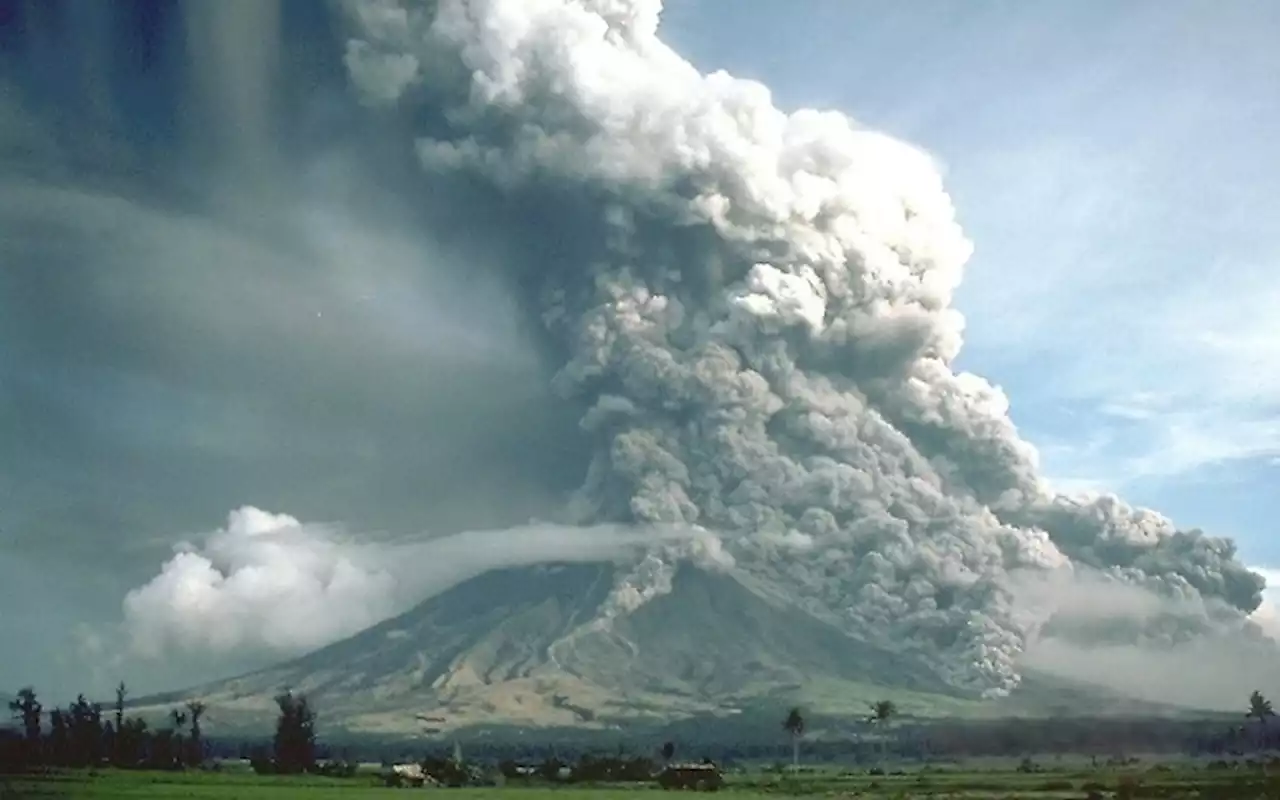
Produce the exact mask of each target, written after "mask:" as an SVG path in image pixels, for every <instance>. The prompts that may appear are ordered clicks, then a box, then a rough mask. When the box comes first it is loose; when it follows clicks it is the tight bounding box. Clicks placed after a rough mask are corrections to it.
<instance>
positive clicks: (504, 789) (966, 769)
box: [0, 762, 1280, 800]
mask: <svg viewBox="0 0 1280 800" xmlns="http://www.w3.org/2000/svg"><path fill="white" fill-rule="evenodd" d="M404 791H422V790H396V789H389V788H386V787H385V786H383V785H382V781H381V780H380V778H379V776H378V770H377V768H376V767H371V768H366V769H364V770H362V771H361V772H360V773H359V774H357V775H356V776H355V777H353V778H348V779H334V778H320V777H311V776H298V777H286V776H260V775H255V774H253V773H251V772H239V771H231V770H228V771H222V772H205V771H189V772H123V771H116V770H102V771H95V772H89V771H72V770H66V771H53V772H49V773H46V774H43V775H38V776H10V777H8V778H0V797H3V798H6V800H7V798H10V797H14V798H23V800H26V798H42V797H45V798H55V797H56V798H91V799H92V798H101V799H102V800H125V799H126V798H128V799H132V798H192V800H201V799H202V798H209V799H210V800H212V799H213V798H240V799H242V800H302V799H304V798H305V799H307V800H327V798H343V800H363V799H364V798H385V797H395V796H399V794H400V793H401V792H404ZM426 791H445V792H450V793H457V794H459V795H462V796H465V797H468V798H474V799H475V800H480V799H481V798H502V799H503V800H542V799H543V798H548V799H549V798H570V799H571V798H575V797H577V798H584V800H585V798H610V797H631V798H634V797H636V795H638V794H644V793H648V792H657V791H659V790H657V789H656V788H654V787H653V786H652V785H650V784H601V785H573V786H554V785H545V784H543V785H539V784H530V785H514V784H511V785H505V786H492V787H477V788H467V789H433V790H426ZM724 791H725V792H727V793H729V794H730V795H732V796H733V797H734V798H741V800H748V799H749V798H757V797H773V798H777V797H806V796H813V797H862V798H929V797H936V798H1086V797H1090V796H1092V797H1116V798H1126V797H1130V798H1190V797H1201V798H1224V799H1225V798H1240V797H1261V796H1280V778H1276V777H1271V776H1270V775H1268V774H1264V771H1263V769H1262V768H1261V766H1260V765H1257V764H1251V763H1247V762H1239V763H1226V762H1217V763H1214V764H1207V765H1206V764H1191V763H1166V764H1142V763H1141V762H1139V763H1136V764H1130V765H1128V766H1126V767H1123V768H1105V769H1095V768H1091V767H1090V766H1088V765H1087V764H1076V765H1066V766H1061V765H1060V766H1055V767H1054V768H1049V769H1045V768H1035V769H1032V770H1028V769H1027V768H1026V766H1025V765H1024V766H1023V768H1022V769H1018V768H1015V767H1014V766H1012V765H1008V764H1005V765H999V764H990V765H977V764H972V765H964V764H950V765H945V766H926V767H914V768H909V769H903V770H901V771H898V770H893V771H892V774H888V775H869V774H867V772H866V771H865V770H853V769H842V768H840V767H823V768H818V769H801V770H800V771H799V772H796V773H790V772H779V771H776V770H771V769H755V770H741V771H737V772H734V773H731V774H730V775H729V776H728V783H727V785H726V787H725V789H724Z"/></svg>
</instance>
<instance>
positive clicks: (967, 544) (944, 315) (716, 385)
mask: <svg viewBox="0 0 1280 800" xmlns="http://www.w3.org/2000/svg"><path fill="white" fill-rule="evenodd" d="M341 6H342V8H343V9H344V11H345V12H346V17H347V20H348V22H349V24H350V25H351V33H350V40H349V41H348V43H347V45H346V64H347V66H348V68H349V71H350V76H351V80H352V82H353V84H354V85H355V87H356V88H357V90H358V91H359V92H360V93H361V94H362V96H363V97H364V99H365V100H366V102H367V103H368V105H369V106H370V107H372V108H375V109H378V110H380V113H385V114H398V115H402V116H403V117H404V118H408V119H412V120H413V122H414V124H415V125H416V126H417V133H416V137H415V145H416V150H417V153H418V156H419V159H420V162H421V165H422V167H423V170H424V174H425V178H424V179H425V180H427V181H430V182H433V183H434V184H435V185H436V186H438V187H440V190H441V191H450V192H454V193H456V196H457V200H458V202H459V203H466V204H469V207H471V208H472V209H473V213H474V218H475V221H476V224H477V225H494V226H495V227H496V228H497V230H499V231H500V232H502V233H503V234H504V235H506V236H508V237H510V238H512V239H513V240H515V241H517V242H519V245H520V247H521V250H522V251H523V252H524V253H527V254H528V255H527V257H526V258H525V259H524V260H522V261H519V262H517V263H512V264H511V265H510V267H511V279H512V284H513V285H514V286H516V287H518V288H519V290H520V291H521V292H522V293H523V299H524V308H525V310H526V312H527V313H528V314H529V315H530V316H531V317H532V318H535V319H537V320H538V321H540V323H541V325H542V329H543V331H544V333H545V339H546V342H545V343H546V348H547V352H548V354H549V355H550V357H551V358H553V359H556V363H555V367H556V369H555V374H554V377H553V379H552V380H553V384H554V386H555V387H556V389H557V390H558V391H559V392H560V394H561V395H562V396H563V397H565V398H566V399H569V400H572V401H574V402H576V403H579V404H581V405H582V407H583V408H584V409H585V411H584V413H583V417H582V426H583V428H584V429H585V430H586V431H588V432H589V433H590V435H591V436H592V438H593V441H594V442H595V451H594V455H593V457H592V459H591V462H590V464H589V466H588V468H587V474H586V478H585V481H584V483H583V485H582V487H581V489H580V490H579V491H578V492H577V493H576V495H575V497H574V501H573V503H572V509H571V513H572V516H573V518H574V521H575V522H580V523H587V522H596V521H622V522H635V523H645V524H694V525H697V526H702V527H705V528H707V529H709V530H711V531H714V532H715V533H716V534H717V535H719V536H721V537H722V538H723V545H724V548H725V554H721V555H719V557H718V558H716V559H715V561H716V563H717V564H718V565H719V566H721V567H724V566H725V565H726V563H727V562H728V561H730V560H731V561H732V563H733V568H734V569H738V570H742V571H744V572H746V573H749V574H751V575H753V576H754V577H756V578H758V579H761V580H764V581H766V582H768V583H770V584H772V585H775V586H777V587H780V588H782V589H783V590H784V591H785V592H786V593H787V594H788V595H789V596H791V597H792V598H793V599H794V600H795V601H796V602H798V603H800V604H801V605H803V606H804V607H806V608H807V609H809V610H810V611H812V612H813V613H814V614H816V615H819V616H822V617H823V618H827V619H831V620H833V621H836V622H838V623H839V624H840V625H841V626H842V627H844V629H845V630H847V631H848V632H849V633H850V634H852V635H855V636H859V637H865V638H867V639H870V640H873V641H875V642H877V643H880V644H884V645H892V646H894V647H897V648H899V649H905V650H906V651H908V652H910V653H912V654H914V655H917V656H918V657H919V658H921V659H923V660H924V661H925V662H926V663H927V664H928V665H929V666H930V667H932V668H933V669H934V670H936V671H937V672H938V673H939V674H940V675H942V676H943V677H944V678H945V679H946V680H948V681H949V682H950V683H951V684H953V685H954V686H956V687H957V688H965V689H971V690H976V691H982V692H987V693H1003V692H1006V691H1008V690H1009V689H1011V688H1012V687H1013V686H1015V685H1016V684H1017V682H1018V672H1017V667H1016V661H1017V659H1018V657H1019V654H1020V653H1021V652H1022V650H1023V649H1024V647H1025V646H1026V645H1027V643H1028V641H1029V640H1030V639H1031V638H1032V637H1034V635H1035V634H1036V632H1037V630H1038V629H1039V627H1040V626H1041V625H1042V624H1043V623H1044V622H1045V617H1044V614H1043V613H1039V612H1038V611H1037V610H1036V608H1035V606H1034V605H1028V604H1022V603H1019V602H1018V598H1017V596H1016V592H1015V584H1016V583H1017V581H1016V580H1015V578H1016V577H1017V576H1019V575H1023V574H1025V573H1037V572H1048V571H1054V570H1071V569H1077V568H1088V569H1091V570H1098V571H1101V572H1102V573H1103V574H1105V575H1108V576H1110V577H1111V578H1112V579H1114V580H1116V581H1121V582H1126V583H1132V584H1136V585H1139V586H1142V587H1143V588H1145V589H1149V590H1153V591H1155V592H1156V593H1157V594H1160V595H1163V596H1167V597H1170V598H1174V599H1177V600H1178V601H1179V602H1180V603H1182V604H1184V605H1185V604H1186V603H1190V604H1191V605H1192V606H1194V607H1195V608H1197V609H1199V611H1198V612H1196V614H1197V615H1198V617H1200V618H1201V619H1202V621H1204V620H1209V621H1211V627H1214V628H1221V627H1223V626H1226V627H1229V628H1230V627H1248V623H1247V621H1246V615H1247V614H1248V613H1249V612H1251V611H1253V610H1254V609H1255V608H1257V606H1258V605H1259V602H1260V592H1261V589H1262V587H1263V581H1262V579H1261V578H1260V577H1259V576H1257V575H1255V574H1253V573H1251V572H1250V571H1248V570H1247V569H1246V568H1245V567H1244V566H1243V565H1242V564H1241V563H1240V562H1239V561H1238V560H1237V559H1236V555H1235V549H1234V546H1233V544H1232V543H1231V542H1229V541H1227V540H1223V539H1217V538H1212V537H1209V536H1205V535H1203V534H1202V533H1201V532H1199V531H1195V530H1191V531H1182V530H1178V529H1176V528H1175V527H1174V525H1173V524H1172V523H1171V522H1170V521H1169V520H1167V519H1165V518H1164V517H1162V516H1161V515H1159V514H1157V513H1155V512H1152V511H1148V510H1143V509H1135V508H1131V507H1129V506H1128V505H1126V504H1125V503H1123V502H1122V501H1121V500H1119V499H1116V498H1114V497H1107V496H1102V497H1081V498H1074V497H1068V496H1065V495H1061V494H1058V493H1056V492H1055V491H1053V489H1052V488H1050V487H1049V486H1048V485H1047V484H1046V482H1045V481H1044V480H1043V479H1042V478H1041V476H1040V475H1039V474H1038V469H1037V461H1036V454H1035V451H1034V449H1033V448H1032V447H1031V446H1030V445H1029V444H1028V443H1026V442H1024V441H1022V440H1021V439H1020V438H1019V437H1018V434H1017V431H1016V430H1015V428H1014V426H1013V424H1012V422H1011V421H1010V419H1009V417H1008V403H1007V400H1006V399H1005V397H1004V396H1003V395H1002V393H1001V392H1000V391H999V390H998V389H997V388H995V387H993V386H991V385H990V384H989V383H987V382H986V381H985V380H983V379H982V378H981V377H979V376H976V375H972V374H967V373H957V372H956V371H955V370H954V369H953V368H952V363H953V362H954V360H955V358H956V357H957V355H958V353H959V351H960V348H961V342H962V331H963V319H962V317H961V316H960V314H959V313H958V312H957V311H956V310H955V309H953V308H951V307H950V302H951V295H952V292H953V290H954V289H955V288H956V286H957V285H958V283H959V281H960V279H961V274H962V269H963V266H964V264H965V262H966V260H967V259H968V257H969V255H970V253H971V244H970V242H969V241H968V240H967V239H966V238H965V236H964V234H963V232H962V231H961V229H960V227H959V226H958V224H957V223H956V220H955V214H954V210H953V208H952V204H951V201H950V199H949V198H948V196H947V194H946V192H945V191H944V188H943V186H942V182H941V179H940V176H939V173H938V170H937V169H936V167H935V165H934V164H933V163H932V162H931V161H930V159H929V158H928V156H927V155H925V154H924V153H922V152H920V151H918V150H916V149H914V148H912V147H910V146H908V145H905V144H903V143H900V142H897V141H894V140H892V139H890V138H888V137H886V136H883V135H881V134H878V133H876V132H874V131H869V130H866V129H863V128H861V127H859V126H858V125H857V124H856V123H855V122H854V121H852V120H851V119H849V118H847V117H845V116H844V115H842V114H839V113H835V112H820V111H815V110H807V109H806V110H800V111H796V112H794V113H790V114H788V113H784V112H782V111H780V110H779V109H777V108H776V107H775V106H774V105H773V103H772V100H771V98H770V95H769V92H768V90H767V89H766V88H765V87H764V86H761V85H759V84H758V83H754V82H750V81H743V80H737V79H734V78H732V77H731V76H729V75H727V74H724V73H714V74H711V75H703V74H700V73H699V72H698V71H697V70H695V69H694V68H693V67H692V66H691V65H690V64H688V63H687V62H686V61H684V60H683V59H681V58H680V56H679V55H678V54H676V53H674V52H673V51H671V50H670V49H669V48H668V47H666V46H665V45H664V44H663V43H662V41H661V40H660V39H659V37H658V20H659V14H660V11H661V3H660V2H656V1H655V0H577V1H576V2H575V1H574V0H537V1H533V0H472V2H463V1H462V0H440V1H439V2H432V3H412V2H401V1H399V0H344V2H342V3H341ZM686 558H692V559H694V560H698V559H700V558H702V556H701V555H700V554H699V553H693V552H689V551H687V550H685V549H684V548H682V547H681V546H680V545H678V544H671V543H666V544H659V545H655V546H654V547H653V548H652V549H650V550H649V552H648V553H647V554H646V555H645V556H644V557H643V558H642V559H640V560H638V562H637V563H635V564H634V568H633V569H631V570H630V571H626V570H624V571H623V577H622V578H621V579H619V581H618V583H617V585H616V586H615V598H616V606H617V607H618V608H619V609H621V610H622V611H620V612H619V613H623V612H624V611H625V610H626V609H630V608H634V607H635V606H636V605H637V604H639V603H643V602H645V601H646V600H647V599H648V598H651V597H653V596H655V595H657V594H660V593H662V592H663V591H665V590H667V589H668V588H669V587H670V585H671V576H672V572H673V570H674V568H675V565H676V564H677V563H678V562H679V561H680V560H682V559H686Z"/></svg>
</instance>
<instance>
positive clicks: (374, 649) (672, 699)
mask: <svg viewBox="0 0 1280 800" xmlns="http://www.w3.org/2000/svg"><path fill="white" fill-rule="evenodd" d="M612 577H613V574H612V567H609V566H600V565H556V566H548V567H536V568H522V569H512V570H498V571H494V572H491V573H488V574H486V575H482V576H480V577H478V578H475V579H473V580H470V581H467V582H465V583H463V584H460V585H459V586H456V587H454V588H453V589H450V590H448V591H446V592H444V593H443V594H441V595H438V596H436V597H434V598H432V599H430V600H428V601H426V602H424V603H423V604H421V605H420V606H418V607H416V608H414V609H412V610H410V611H409V612H407V613H405V614H402V615H400V616H399V617H396V618H393V619H390V620H387V621H386V622H383V623H381V624H379V625H377V626H375V627H373V628H370V629H368V630H366V631H363V632H361V633H359V634H357V635H356V636H353V637H351V638H349V639H345V640H342V641H339V642H336V643H334V644H332V645H329V646H328V647H325V648H322V649H320V650H317V651H315V652H313V653H310V654H308V655H306V656H303V657H302V658H299V659H296V660H294V661H290V662H288V663H285V664H282V665H279V666H277V667H272V668H269V669H266V670H261V671H258V672H254V673H251V674H248V675H244V676H241V677H239V678H235V679H232V680H228V681H223V682H219V683H215V684H211V685H208V686H204V687H200V688H198V689H195V690H193V691H191V692H182V693H178V694H175V695H171V696H166V697H155V698H150V699H149V700H148V701H146V704H149V705H163V704H166V703H170V702H173V701H175V700H176V699H178V698H179V697H180V696H181V697H187V696H191V695H197V696H200V697H203V698H204V699H205V700H206V702H208V703H209V705H210V706H211V708H210V712H209V717H208V720H209V722H210V724H218V723H221V724H222V726H223V727H232V728H236V727H241V726H244V725H253V726H254V727H257V726H259V725H262V724H264V723H265V722H269V720H270V715H271V714H272V713H273V710H274V709H273V705H272V701H271V698H272V697H273V696H274V695H275V694H276V693H277V692H279V691H280V690H282V689H284V688H291V689H293V690H295V691H300V692H305V693H306V694H307V695H308V696H309V697H310V698H312V700H313V701H314V703H315V705H316V707H317V708H319V709H321V710H322V712H323V714H324V715H325V718H326V719H327V720H328V721H329V722H328V724H330V725H339V726H341V727H344V728H347V729H350V730H358V731H369V732H386V733H409V732H418V731H423V730H434V729H450V728H457V727H463V726H471V725H484V724H513V725H528V726H538V727H542V726H554V725H590V726H603V725H607V724H617V723H625V722H627V721H631V722H640V721H653V722H657V721H663V720H669V719H673V718H677V717H680V716H686V715H691V714H699V713H709V712H728V711H732V710H733V709H736V708H738V707H740V706H742V705H743V704H750V703H756V702H760V701H763V700H765V699H767V698H771V697H775V696H778V695H779V694H780V693H781V694H789V693H794V692H796V691H800V690H802V688H803V687H804V686H806V685H809V684H813V683H816V682H821V683H824V684H826V685H834V686H841V685H845V684H858V683H860V682H861V683H865V682H868V681H874V683H875V684H876V685H878V686H889V687H894V688H896V689H898V690H900V691H902V692H907V693H912V692H923V693H933V692H942V691H943V686H942V685H941V684H940V683H939V682H938V681H937V680H936V679H934V678H933V677H932V676H930V675H929V674H928V673H926V672H923V671H922V670H920V669H919V668H918V667H917V666H916V665H914V664H913V663H912V662H911V661H910V660H909V659H907V658H905V657H902V656H896V655H893V654H890V653H886V652H883V651H879V650H876V649H874V648H871V647H869V646H868V645H866V644H865V643H863V642H860V641H858V640H856V639H852V638H850V637H848V636H846V635H845V634H843V633H841V632H840V631H838V630H837V629H836V628H834V627H832V626H830V625H828V624H826V623H824V622H822V621H820V620H817V619H815V618H814V617H812V616H811V615H809V614H808V613H806V612H804V611H802V610H800V609H798V608H796V607H793V606H789V605H787V604H786V603H784V602H782V601H779V600H776V599H772V598H769V597H766V596H765V595H763V594H761V593H758V592H755V591H753V590H752V589H750V588H748V587H747V586H746V585H745V584H743V583H741V582H739V581H738V580H737V579H736V578H734V577H733V576H730V575H726V574H718V573H712V572H707V571H703V570H700V569H696V568H693V567H684V568H682V569H681V570H680V571H679V572H678V573H677V575H676V577H675V580H674V585H673V589H672V591H671V592H670V593H669V594H667V595H663V596H661V597H658V598H655V599H654V600H652V601H650V602H649V603H647V604H645V605H643V606H641V607H640V608H639V609H638V610H636V611H635V612H633V613H632V614H630V615H626V616H622V617H619V618H617V619H615V620H613V622H612V624H611V625H609V626H603V625H601V624H600V623H599V621H598V620H599V619H600V612H601V604H602V603H603V601H604V600H605V598H606V596H607V595H608V592H609V589H610V587H611V586H612Z"/></svg>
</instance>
